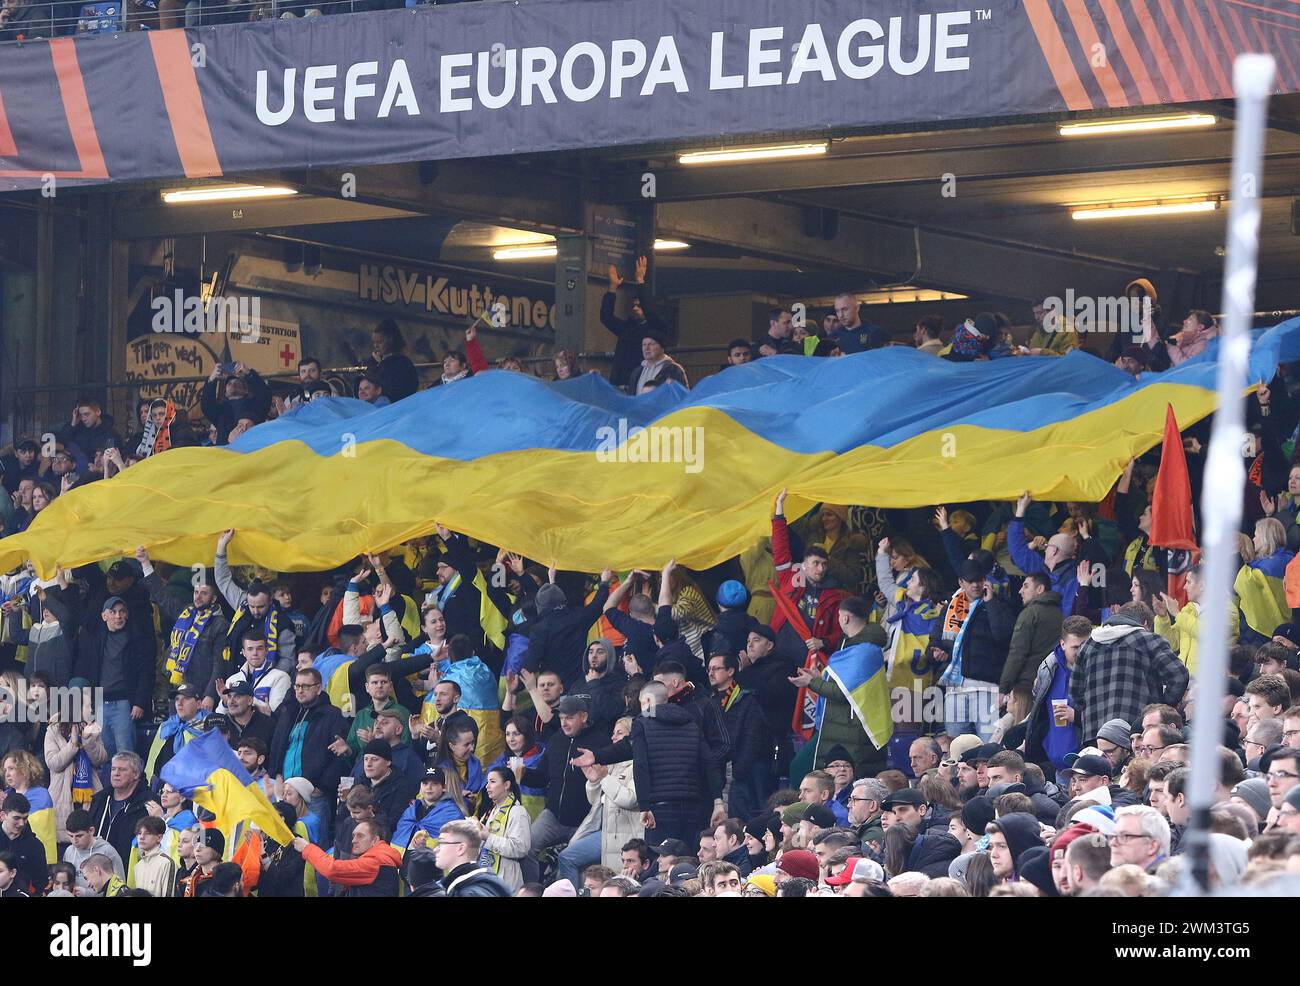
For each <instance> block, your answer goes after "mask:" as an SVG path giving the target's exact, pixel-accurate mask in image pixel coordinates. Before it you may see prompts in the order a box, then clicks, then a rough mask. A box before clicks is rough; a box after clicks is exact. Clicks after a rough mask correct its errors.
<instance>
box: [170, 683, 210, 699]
mask: <svg viewBox="0 0 1300 986" xmlns="http://www.w3.org/2000/svg"><path fill="white" fill-rule="evenodd" d="M202 697H203V696H202V695H200V694H199V690H198V689H197V688H195V687H194V686H193V685H191V684H190V683H189V682H188V681H187V682H184V683H183V684H180V685H177V686H176V687H175V688H173V689H172V698H173V699H178V698H202Z"/></svg>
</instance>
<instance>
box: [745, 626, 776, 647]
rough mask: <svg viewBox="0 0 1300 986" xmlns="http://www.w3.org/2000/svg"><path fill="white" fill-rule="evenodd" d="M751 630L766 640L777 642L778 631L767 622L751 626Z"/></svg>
mask: <svg viewBox="0 0 1300 986" xmlns="http://www.w3.org/2000/svg"><path fill="white" fill-rule="evenodd" d="M749 632H750V633H756V634H758V635H759V636H760V637H762V638H763V639H764V640H770V641H771V642H772V643H776V631H775V630H773V629H772V628H771V627H770V626H768V625H767V624H766V623H758V624H755V625H754V626H751V627H750V628H749Z"/></svg>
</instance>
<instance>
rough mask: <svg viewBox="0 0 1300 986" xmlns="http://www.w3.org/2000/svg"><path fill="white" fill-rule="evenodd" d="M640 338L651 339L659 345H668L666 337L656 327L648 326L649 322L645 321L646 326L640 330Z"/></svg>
mask: <svg viewBox="0 0 1300 986" xmlns="http://www.w3.org/2000/svg"><path fill="white" fill-rule="evenodd" d="M641 338H642V339H653V340H654V341H655V342H657V343H659V345H661V346H664V347H667V345H668V337H667V336H665V335H664V334H663V333H662V332H660V331H658V330H657V329H652V328H650V326H649V323H647V324H646V327H645V328H643V329H642V330H641Z"/></svg>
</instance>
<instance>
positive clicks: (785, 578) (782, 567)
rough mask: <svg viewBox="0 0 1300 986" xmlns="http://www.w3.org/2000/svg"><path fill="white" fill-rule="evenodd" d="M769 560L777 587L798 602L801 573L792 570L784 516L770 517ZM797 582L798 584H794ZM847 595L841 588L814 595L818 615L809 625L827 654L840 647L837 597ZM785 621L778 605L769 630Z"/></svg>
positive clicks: (841, 634)
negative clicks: (774, 573)
mask: <svg viewBox="0 0 1300 986" xmlns="http://www.w3.org/2000/svg"><path fill="white" fill-rule="evenodd" d="M772 562H773V563H774V564H775V565H776V589H777V592H779V593H781V595H783V596H785V597H786V598H787V599H789V600H790V601H791V602H792V603H794V604H796V605H798V602H799V600H800V599H801V598H802V597H803V591H804V583H803V581H802V579H803V572H802V570H800V571H799V572H796V571H795V568H794V559H793V557H792V556H791V554H790V529H789V528H788V527H787V526H786V523H785V518H784V517H773V518H772ZM796 582H798V584H796ZM848 595H849V594H848V592H846V591H845V590H843V589H823V590H822V591H821V592H820V593H819V594H818V596H817V615H816V617H815V618H814V619H813V623H812V626H811V628H810V629H811V630H812V635H813V636H814V637H817V638H818V639H819V640H821V641H822V642H823V643H824V644H825V647H823V648H822V651H823V653H825V654H826V655H827V656H829V655H831V654H834V653H835V652H836V651H837V650H839V649H840V638H841V637H842V636H843V631H841V630H840V620H839V615H840V600H841V599H844V598H845V597H847V596H848ZM785 623H786V618H785V614H784V613H783V612H781V607H780V606H778V607H777V608H776V612H775V613H774V614H773V615H772V629H773V630H776V631H777V632H780V630H781V627H783V626H784V625H785Z"/></svg>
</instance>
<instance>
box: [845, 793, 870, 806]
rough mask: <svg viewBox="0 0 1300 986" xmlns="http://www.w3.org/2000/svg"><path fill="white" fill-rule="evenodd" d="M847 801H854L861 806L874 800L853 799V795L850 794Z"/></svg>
mask: <svg viewBox="0 0 1300 986" xmlns="http://www.w3.org/2000/svg"><path fill="white" fill-rule="evenodd" d="M849 800H850V801H856V802H858V803H859V804H863V803H865V802H868V801H875V800H876V799H875V798H855V797H854V796H853V795H851V794H850V795H849Z"/></svg>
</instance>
